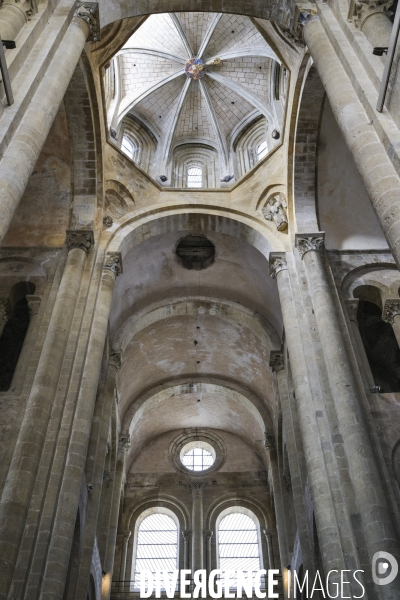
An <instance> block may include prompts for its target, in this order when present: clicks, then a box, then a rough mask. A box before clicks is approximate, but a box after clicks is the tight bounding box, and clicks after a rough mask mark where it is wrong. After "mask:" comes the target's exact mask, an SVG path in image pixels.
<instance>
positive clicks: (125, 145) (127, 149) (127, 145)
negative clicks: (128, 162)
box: [121, 135, 137, 159]
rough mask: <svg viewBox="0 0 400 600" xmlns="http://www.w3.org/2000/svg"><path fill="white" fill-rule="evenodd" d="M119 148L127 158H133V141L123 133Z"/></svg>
mask: <svg viewBox="0 0 400 600" xmlns="http://www.w3.org/2000/svg"><path fill="white" fill-rule="evenodd" d="M121 150H122V152H124V153H125V154H126V155H127V156H129V158H132V159H133V158H134V157H135V153H136V150H137V148H136V145H135V144H134V142H133V141H132V140H131V139H130V138H129V137H128V136H127V135H124V137H123V138H122V144H121Z"/></svg>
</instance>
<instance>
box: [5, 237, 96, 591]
mask: <svg viewBox="0 0 400 600" xmlns="http://www.w3.org/2000/svg"><path fill="white" fill-rule="evenodd" d="M92 244H93V233H92V232H91V231H80V232H75V231H74V232H68V234H67V247H68V257H67V261H66V264H65V268H64V272H63V276H62V279H61V283H60V287H59V290H58V294H57V298H56V301H55V304H54V308H53V312H52V315H51V319H50V323H49V326H48V329H47V333H46V337H45V340H44V342H43V347H42V352H41V355H40V359H39V364H38V366H37V369H36V375H35V378H34V381H33V384H32V388H31V393H30V395H29V398H28V400H27V404H26V408H25V414H24V418H23V421H22V424H21V428H20V431H19V434H18V439H17V442H16V445H15V450H14V455H13V458H12V461H11V466H10V469H9V471H8V476H7V481H6V483H5V486H4V489H3V494H2V497H1V502H0V566H1V568H0V598H1V599H2V598H7V593H8V589H9V586H10V584H11V580H12V575H13V572H14V568H15V564H16V560H17V556H18V550H19V545H20V543H21V539H22V534H23V531H24V528H25V519H26V516H27V513H28V508H29V504H30V501H31V496H32V491H33V486H34V484H35V480H36V476H37V472H38V467H39V461H40V457H41V454H42V450H43V446H44V442H45V438H46V432H47V426H48V423H49V419H50V414H51V410H52V407H53V401H54V396H55V394H56V390H57V385H58V380H59V376H60V371H61V367H62V363H63V360H64V354H65V349H66V346H67V341H68V336H69V331H70V328H71V324H72V320H73V317H74V311H75V306H76V301H77V298H78V295H79V290H80V286H81V280H82V274H83V270H84V268H85V265H86V257H87V254H88V252H89V251H90V248H91V247H92ZM74 524H75V518H74V519H73V527H74ZM71 540H72V536H71Z"/></svg>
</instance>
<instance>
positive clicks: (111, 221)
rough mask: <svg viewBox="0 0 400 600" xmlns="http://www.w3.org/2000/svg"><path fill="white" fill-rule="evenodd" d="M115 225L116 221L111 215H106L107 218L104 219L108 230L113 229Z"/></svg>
mask: <svg viewBox="0 0 400 600" xmlns="http://www.w3.org/2000/svg"><path fill="white" fill-rule="evenodd" d="M113 223H114V221H113V220H112V218H111V217H110V215H106V216H105V217H103V225H104V226H105V228H106V229H108V228H109V227H111V226H112V225H113Z"/></svg>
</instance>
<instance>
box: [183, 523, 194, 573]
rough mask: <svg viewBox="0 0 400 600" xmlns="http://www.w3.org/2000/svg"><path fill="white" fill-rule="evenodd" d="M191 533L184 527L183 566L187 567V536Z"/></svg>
mask: <svg viewBox="0 0 400 600" xmlns="http://www.w3.org/2000/svg"><path fill="white" fill-rule="evenodd" d="M191 534H192V530H191V529H185V531H182V537H183V568H184V569H189V538H190V536H191Z"/></svg>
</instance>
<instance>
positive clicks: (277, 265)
mask: <svg viewBox="0 0 400 600" xmlns="http://www.w3.org/2000/svg"><path fill="white" fill-rule="evenodd" d="M285 269H287V262H286V254H285V252H270V253H269V274H270V275H271V277H272V279H276V278H277V276H278V273H280V272H281V271H284V270H285Z"/></svg>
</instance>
